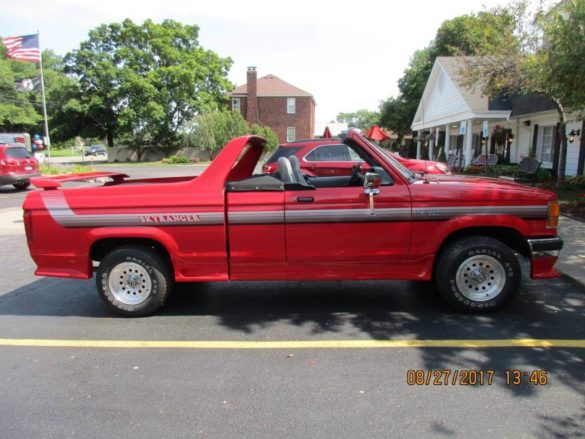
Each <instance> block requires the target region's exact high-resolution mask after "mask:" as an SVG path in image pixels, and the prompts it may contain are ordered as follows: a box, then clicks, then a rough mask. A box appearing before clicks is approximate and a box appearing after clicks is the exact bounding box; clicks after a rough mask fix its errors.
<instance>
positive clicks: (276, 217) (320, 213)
mask: <svg viewBox="0 0 585 439" xmlns="http://www.w3.org/2000/svg"><path fill="white" fill-rule="evenodd" d="M43 202H44V203H45V206H46V208H47V211H48V212H49V214H50V215H51V217H52V218H53V219H54V220H55V221H56V222H57V223H58V224H59V225H61V226H64V227H105V226H198V225H222V224H223V223H224V214H223V212H201V213H197V212H168V213H129V214H81V215H80V214H77V213H75V212H73V211H72V210H71V208H70V207H69V205H68V204H67V201H66V200H65V197H64V195H63V193H62V192H59V191H55V192H51V193H45V194H43ZM547 211H548V208H547V206H465V207H463V206H462V207H428V208H414V209H412V212H411V209H410V208H402V207H400V208H378V209H374V214H373V215H370V210H369V209H316V210H287V211H283V210H271V211H253V212H250V211H248V212H229V215H228V222H229V224H281V223H288V224H298V223H331V222H369V221H410V220H411V219H412V220H415V221H433V220H446V219H450V218H455V217H457V216H462V215H501V214H505V215H514V216H519V217H522V218H528V219H530V218H546V215H547Z"/></svg>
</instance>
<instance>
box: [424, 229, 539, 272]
mask: <svg viewBox="0 0 585 439" xmlns="http://www.w3.org/2000/svg"><path fill="white" fill-rule="evenodd" d="M472 236H485V237H488V238H493V239H497V240H498V241H500V242H502V243H503V244H505V245H507V246H508V247H510V248H511V249H512V250H514V251H515V252H516V253H519V254H521V255H522V256H530V248H529V247H528V243H527V242H526V238H525V237H524V236H523V235H522V233H520V232H519V231H518V230H517V229H515V228H512V227H503V226H475V227H466V228H463V229H458V230H454V231H453V232H451V233H450V234H449V235H447V236H446V238H445V239H444V240H443V242H441V244H440V245H439V247H438V249H437V251H436V253H435V255H436V256H435V263H434V265H435V266H436V264H437V261H439V257H438V256H439V255H440V254H441V253H442V251H443V250H444V249H445V248H447V247H448V246H449V245H450V244H451V243H453V242H455V241H458V240H460V239H463V238H469V237H472Z"/></svg>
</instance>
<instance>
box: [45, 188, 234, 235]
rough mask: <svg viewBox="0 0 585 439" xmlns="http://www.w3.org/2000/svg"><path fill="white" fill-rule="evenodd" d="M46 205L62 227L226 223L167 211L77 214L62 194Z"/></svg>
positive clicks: (211, 215)
mask: <svg viewBox="0 0 585 439" xmlns="http://www.w3.org/2000/svg"><path fill="white" fill-rule="evenodd" d="M43 202H44V203H45V207H46V208H47V211H48V212H49V215H51V217H52V218H53V219H54V220H55V222H56V223H57V224H59V225H61V226H63V227H106V226H110V227H111V226H203V225H215V224H223V223H224V217H223V212H202V213H198V212H165V213H155V214H153V213H120V214H118V213H108V214H81V215H80V214H77V213H75V212H73V211H72V210H71V208H70V207H69V205H68V204H67V201H66V200H65V197H64V196H63V194H62V193H60V194H59V192H57V193H56V194H52V193H51V194H47V195H45V196H43Z"/></svg>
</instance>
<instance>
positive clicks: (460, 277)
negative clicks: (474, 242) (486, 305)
mask: <svg viewBox="0 0 585 439" xmlns="http://www.w3.org/2000/svg"><path fill="white" fill-rule="evenodd" d="M455 281H456V283H457V289H458V290H459V291H460V292H461V294H463V295H464V296H465V297H467V298H468V299H471V300H473V301H476V302H485V301H487V300H491V299H493V298H495V297H497V296H498V295H499V294H500V293H501V292H502V290H503V289H504V286H505V285H506V271H505V270H504V266H503V265H502V264H501V262H500V261H498V260H497V259H496V258H494V257H492V256H488V255H477V256H472V257H470V258H468V259H466V260H465V261H463V263H462V264H461V265H460V266H459V269H458V270H457V274H456V277H455Z"/></svg>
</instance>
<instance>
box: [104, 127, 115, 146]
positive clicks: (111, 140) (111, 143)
mask: <svg viewBox="0 0 585 439" xmlns="http://www.w3.org/2000/svg"><path fill="white" fill-rule="evenodd" d="M106 138H107V141H108V146H109V147H110V148H111V147H113V146H114V131H112V130H111V129H108V131H107V133H106Z"/></svg>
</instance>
